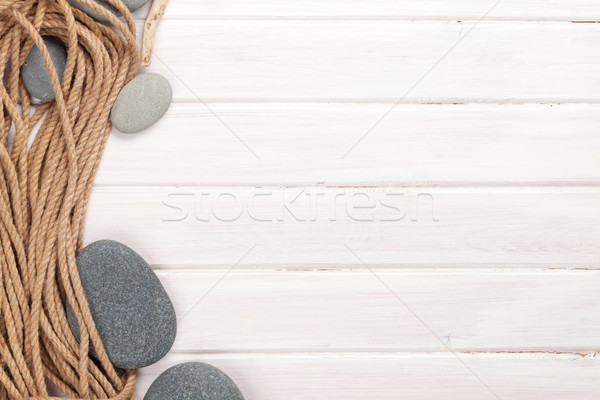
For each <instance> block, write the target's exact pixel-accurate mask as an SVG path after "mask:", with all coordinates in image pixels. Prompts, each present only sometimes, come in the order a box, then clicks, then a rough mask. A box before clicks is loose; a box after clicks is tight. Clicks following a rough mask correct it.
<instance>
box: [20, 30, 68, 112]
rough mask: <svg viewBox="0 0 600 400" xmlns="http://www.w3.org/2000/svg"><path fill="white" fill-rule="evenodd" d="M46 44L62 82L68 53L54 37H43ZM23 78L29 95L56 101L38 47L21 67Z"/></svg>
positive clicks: (32, 49)
mask: <svg viewBox="0 0 600 400" xmlns="http://www.w3.org/2000/svg"><path fill="white" fill-rule="evenodd" d="M42 39H43V40H44V44H45V45H46V48H47V49H48V53H50V58H51V59H52V63H53V64H54V68H55V69H56V72H57V74H58V78H59V80H60V81H61V82H62V78H63V74H64V72H65V66H66V65H67V53H66V51H65V48H64V47H63V44H62V42H61V41H60V40H59V39H58V38H55V37H53V36H43V37H42ZM21 77H22V78H23V83H24V84H25V87H26V88H27V91H28V92H29V94H31V95H32V96H34V97H37V98H38V99H40V100H44V101H46V100H52V99H54V97H55V95H54V90H53V89H52V83H51V82H50V74H48V70H47V69H46V65H45V64H44V60H42V54H41V53H40V49H38V47H37V46H33V47H32V48H31V51H30V52H29V54H28V55H27V58H26V59H25V62H24V63H23V65H22V66H21Z"/></svg>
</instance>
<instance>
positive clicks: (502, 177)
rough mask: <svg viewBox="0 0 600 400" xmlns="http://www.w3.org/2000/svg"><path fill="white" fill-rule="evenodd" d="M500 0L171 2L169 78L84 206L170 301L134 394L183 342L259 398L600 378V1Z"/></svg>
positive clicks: (540, 390)
mask: <svg viewBox="0 0 600 400" xmlns="http://www.w3.org/2000/svg"><path fill="white" fill-rule="evenodd" d="M495 4H496V1H495V0H454V1H441V0H423V1H417V2H415V1H407V0H398V1H392V0H378V1H368V2H365V1H355V0H346V1H341V0H324V1H291V0H280V1H273V0H246V1H241V0H218V1H217V0H211V1H201V2H199V1H194V0H173V1H171V2H170V4H169V5H168V8H167V12H166V15H165V20H164V21H163V22H162V23H161V26H160V27H159V31H158V36H157V42H156V47H155V49H156V54H155V57H154V59H153V64H152V67H151V68H150V69H149V70H150V71H155V72H160V73H163V74H165V75H166V76H167V77H169V79H170V80H171V82H172V83H173V86H174V94H175V103H174V104H173V105H172V107H171V109H170V110H169V112H168V113H167V115H166V116H165V118H164V119H162V120H161V121H160V122H158V123H157V124H156V125H155V126H153V127H152V128H150V129H149V130H148V131H146V132H144V133H143V134H140V135H122V134H118V133H116V132H115V133H114V134H113V135H112V136H111V138H110V139H109V143H108V146H107V148H106V152H105V155H104V159H103V162H102V165H101V168H100V171H99V174H98V177H97V180H96V187H95V189H94V192H93V196H92V199H91V202H90V206H89V213H88V215H89V216H88V223H87V230H86V241H88V242H89V241H92V240H96V239H101V238H113V239H117V240H120V241H122V242H124V243H126V244H128V245H130V246H131V247H133V248H134V249H136V250H138V251H139V252H140V253H141V254H142V255H143V256H144V257H145V258H146V259H147V260H148V261H149V262H150V263H151V264H152V266H153V267H154V268H155V269H156V271H157V274H158V275H159V277H160V279H161V280H162V282H163V283H164V285H165V287H166V288H167V290H168V291H169V293H170V294H171V296H172V298H173V300H174V303H175V306H176V309H177V314H178V318H179V334H178V338H177V341H176V343H175V346H174V348H173V350H172V352H171V354H170V355H169V356H168V357H167V358H166V359H164V360H163V361H161V362H159V363H158V364H156V365H154V366H152V367H149V368H146V369H143V370H141V371H140V382H139V385H138V388H137V392H138V395H139V396H140V398H141V397H142V396H143V394H144V392H145V390H146V388H147V387H148V385H149V384H150V383H151V382H152V380H153V379H154V378H155V377H156V376H157V375H158V374H159V373H160V372H162V371H163V370H164V369H165V368H167V367H168V366H170V365H173V364H175V363H177V362H181V361H188V360H198V361H205V362H209V363H211V364H214V365H216V366H218V367H220V368H222V369H223V370H224V371H226V372H227V373H228V374H230V375H231V376H232V377H233V378H234V379H235V381H236V382H237V383H238V384H239V385H240V387H241V389H242V391H243V392H244V395H245V396H246V399H248V400H280V399H286V400H301V399H302V400H305V399H306V400H307V399H327V400H330V399H335V400H337V399H339V400H346V399H375V398H377V399H385V400H396V399H400V398H414V399H427V400H431V399H440V398H446V399H461V400H465V399H468V400H470V399H473V400H475V399H477V400H480V399H488V398H489V399H501V400H507V399H511V400H512V399H527V400H529V399H550V400H554V399H597V398H598V396H600V385H598V376H600V359H599V357H598V354H597V351H598V349H599V348H600V317H599V315H600V309H599V307H600V306H599V304H600V302H599V301H598V299H599V296H600V271H599V270H598V269H599V267H600V261H599V260H600V211H599V205H600V186H599V184H600V182H599V180H600V172H599V171H600V136H599V135H598V132H599V128H600V108H599V107H600V104H598V103H600V101H599V100H600V95H599V93H600V74H599V73H598V71H599V70H600V51H599V50H598V49H599V47H598V41H599V40H600V24H595V23H573V22H574V21H575V22H589V21H597V20H600V3H599V2H597V1H590V0H576V1H575V0H570V1H567V0H552V1H551V0H528V1H516V0H515V1H513V0H503V1H500V2H499V3H497V5H496V6H495V8H493V10H491V11H490V12H489V14H488V15H487V16H486V18H485V19H484V20H483V21H481V22H478V21H479V20H480V19H481V17H482V16H484V15H486V13H487V12H488V11H489V10H490V9H491V7H492V6H494V5H495ZM144 12H145V10H140V11H139V12H137V13H136V16H137V18H139V19H140V24H141V20H142V19H143V17H144ZM448 51H449V53H448V54H447V55H446V56H445V54H446V53H447V52H448ZM441 57H444V58H443V60H442V61H441V62H440V63H439V64H436V63H437V62H438V61H439V60H440V58H441ZM432 67H434V68H433V69H432V70H431V72H430V73H428V71H429V70H430V69H431V68H432ZM421 78H422V80H421V81H420V79H421ZM416 83H418V84H417V85H416V86H415V87H414V88H413V86H414V85H415V84H416ZM399 100H402V101H401V102H402V104H399V105H397V106H395V102H397V101H399ZM382 117H384V118H383V119H382ZM380 120H381V121H380ZM373 127H374V128H373ZM372 128H373V129H372ZM370 130H372V131H371V132H370V133H368V132H369V131H370ZM365 134H366V136H365ZM356 143H358V144H356ZM355 145H356V146H355ZM349 151H350V152H349ZM348 152H349V153H348ZM294 199H295V200H294Z"/></svg>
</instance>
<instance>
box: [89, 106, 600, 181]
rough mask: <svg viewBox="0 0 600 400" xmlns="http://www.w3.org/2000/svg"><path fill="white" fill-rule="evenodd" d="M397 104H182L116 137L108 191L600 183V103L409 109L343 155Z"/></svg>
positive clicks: (105, 173)
mask: <svg viewBox="0 0 600 400" xmlns="http://www.w3.org/2000/svg"><path fill="white" fill-rule="evenodd" d="M390 106H391V105H390V104H325V103H324V104H209V105H208V107H209V108H207V107H206V106H205V105H203V104H198V103H196V104H173V105H172V106H171V108H170V110H169V111H168V112H167V114H166V115H165V117H164V118H163V119H162V120H160V121H159V122H158V123H157V124H155V125H154V126H153V127H151V128H150V129H148V130H147V131H145V132H143V133H142V134H139V135H135V136H131V135H123V134H118V133H117V132H116V131H114V134H112V135H111V136H110V138H109V141H108V144H107V149H106V152H105V154H104V158H103V160H102V163H101V166H100V171H99V174H98V177H97V179H96V183H97V184H99V185H115V184H117V185H128V184H133V185H140V184H147V185H157V184H162V185H219V186H225V185H232V186H234V185H274V184H275V185H283V184H285V185H315V184H316V183H317V182H323V183H324V184H327V185H342V186H349V185H350V186H352V185H354V186H357V185H361V186H375V185H380V186H386V185H396V186H397V185H407V184H408V185H410V184H413V185H414V184H421V185H422V184H425V185H427V184H429V185H432V184H442V185H443V184H449V183H450V184H454V185H460V184H469V185H477V184H479V185H489V184H493V185H499V184H511V183H519V184H526V183H529V184H540V183H543V184H574V183H585V184H591V183H598V182H599V181H600V136H599V135H598V134H597V128H598V126H600V105H588V104H571V105H554V106H551V105H534V104H528V105H503V106H497V105H492V104H471V105H400V106H398V107H396V108H395V109H394V110H393V111H392V112H391V113H390V114H389V115H388V116H387V117H386V118H385V119H384V120H383V121H382V122H381V123H380V124H379V125H378V126H377V128H376V129H375V130H373V131H372V132H371V133H370V134H369V135H367V136H366V137H365V138H364V140H362V141H361V142H360V143H359V144H358V145H357V146H356V147H355V148H354V149H353V150H352V152H351V153H350V154H348V156H347V157H345V158H342V157H343V156H344V154H345V153H346V152H347V151H348V150H349V149H351V147H352V146H353V145H354V144H355V143H357V142H358V141H359V140H360V139H361V137H363V136H364V134H365V133H367V132H368V130H369V129H370V128H371V127H372V126H373V124H374V123H375V122H376V121H377V120H378V119H379V118H381V116H382V115H384V113H385V112H386V111H388V110H389V108H390ZM215 114H216V115H218V118H217V117H216V116H215ZM224 124H225V125H224ZM229 129H231V131H233V132H234V133H232V132H231V131H230V130H229ZM236 135H237V137H236ZM238 138H239V139H240V140H241V141H240V140H238ZM246 146H248V147H249V148H250V149H251V150H249V149H248V148H247V147H246ZM252 151H253V152H254V153H255V154H256V155H257V156H258V157H259V158H260V159H257V157H255V155H254V154H253V153H252ZM137 154H139V156H135V155H137ZM132 157H134V160H132Z"/></svg>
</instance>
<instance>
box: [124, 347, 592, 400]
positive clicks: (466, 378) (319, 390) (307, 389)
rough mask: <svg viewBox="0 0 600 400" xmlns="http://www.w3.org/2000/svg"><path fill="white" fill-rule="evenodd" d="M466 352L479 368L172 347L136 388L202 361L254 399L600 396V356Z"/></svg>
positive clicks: (421, 359) (436, 358)
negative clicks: (177, 350)
mask: <svg viewBox="0 0 600 400" xmlns="http://www.w3.org/2000/svg"><path fill="white" fill-rule="evenodd" d="M534 356H535V355H534ZM459 357H460V358H461V360H462V361H463V362H464V363H465V364H466V365H467V366H468V367H469V368H471V370H472V371H474V372H473V373H472V372H470V371H469V370H468V369H467V367H465V365H463V363H462V362H461V361H460V360H458V359H456V357H454V356H453V355H452V354H449V353H443V354H440V353H434V354H431V355H422V354H417V355H415V354H383V355H379V354H358V355H352V354H342V355H338V354H284V355H273V354H240V355H235V354H232V355H229V354H226V355H204V354H202V355H196V354H187V355H181V354H172V355H169V356H167V358H166V359H164V360H163V361H161V362H159V363H158V364H155V365H153V366H151V367H149V368H145V369H142V370H141V371H140V379H139V384H138V386H137V388H136V393H137V394H138V398H142V397H143V395H144V393H145V392H146V388H147V387H148V386H149V385H150V383H151V382H152V381H153V380H154V378H155V377H156V376H157V375H158V374H160V373H161V372H162V371H164V370H165V369H166V368H168V367H170V366H172V365H174V364H177V363H180V362H186V361H202V362H206V363H209V364H212V365H215V366H216V367H218V368H221V369H222V370H223V371H225V372H226V373H227V374H228V375H230V376H231V377H232V378H233V379H234V381H235V382H236V383H237V384H238V386H239V387H240V389H241V391H242V392H243V395H244V397H245V399H246V400H280V399H286V400H308V399H310V400H331V399H344V400H364V399H375V398H376V399H380V400H397V399H399V398H410V399H417V400H426V399H427V400H430V399H441V398H444V399H451V400H455V399H456V400H458V399H460V400H482V399H494V400H497V399H498V398H500V399H511V400H531V399H545V400H571V399H578V400H596V399H597V398H598V396H599V395H600V386H599V385H598V374H599V373H600V363H599V362H598V359H597V358H593V357H586V358H583V357H579V356H571V355H565V356H560V355H559V356H544V355H540V356H539V358H538V359H536V358H526V357H527V355H512V354H509V355H494V356H486V355H473V354H459ZM474 374H476V375H477V376H475V375H474ZM478 377H479V378H478ZM480 379H481V380H482V381H483V382H484V383H485V385H487V386H488V387H489V388H488V387H486V386H485V385H484V383H482V382H481V381H480ZM494 393H495V395H494Z"/></svg>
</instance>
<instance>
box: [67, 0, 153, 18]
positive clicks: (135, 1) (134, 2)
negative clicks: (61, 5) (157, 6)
mask: <svg viewBox="0 0 600 400" xmlns="http://www.w3.org/2000/svg"><path fill="white" fill-rule="evenodd" d="M95 1H96V3H98V4H100V5H101V6H103V7H105V8H108V9H109V10H111V11H112V12H113V13H115V14H116V10H115V9H114V8H113V7H111V6H109V5H108V3H107V2H106V1H104V0H95ZM67 2H68V3H69V4H70V5H71V7H75V8H77V9H78V10H81V11H83V12H84V13H86V14H87V15H89V16H90V17H92V18H94V19H95V20H96V21H99V22H108V20H107V19H106V18H104V17H103V16H102V15H101V14H100V13H97V12H96V11H94V10H92V9H91V8H89V7H88V6H86V5H84V4H82V3H81V2H80V1H78V0H67ZM147 2H148V0H123V3H124V4H125V6H126V7H127V8H129V11H131V12H133V11H135V10H137V9H138V8H140V7H141V6H143V5H144V4H146V3H147Z"/></svg>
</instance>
